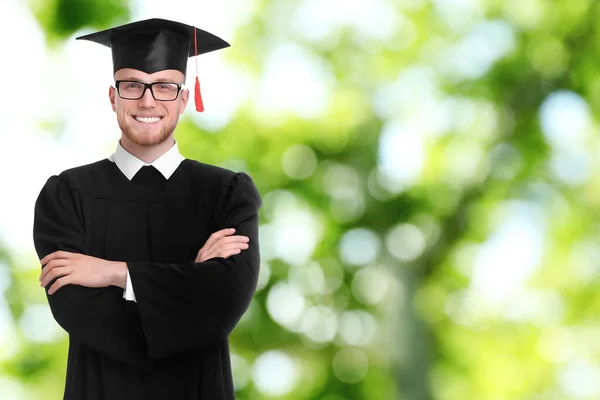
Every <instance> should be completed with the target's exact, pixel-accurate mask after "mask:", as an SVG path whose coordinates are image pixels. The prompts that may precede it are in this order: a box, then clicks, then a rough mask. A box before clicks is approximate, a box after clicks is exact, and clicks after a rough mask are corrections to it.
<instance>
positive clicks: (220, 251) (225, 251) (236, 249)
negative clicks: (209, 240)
mask: <svg viewBox="0 0 600 400" xmlns="http://www.w3.org/2000/svg"><path fill="white" fill-rule="evenodd" d="M247 248H248V244H247V243H232V244H229V245H225V246H219V247H216V248H214V249H213V250H212V251H210V252H207V253H206V254H207V255H210V256H211V257H225V255H231V254H240V253H241V252H242V250H246V249H247Z"/></svg>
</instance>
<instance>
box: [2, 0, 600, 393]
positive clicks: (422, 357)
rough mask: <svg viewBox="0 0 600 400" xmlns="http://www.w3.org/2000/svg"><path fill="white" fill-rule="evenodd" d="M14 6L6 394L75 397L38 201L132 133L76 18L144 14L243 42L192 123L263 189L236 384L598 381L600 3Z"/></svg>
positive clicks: (492, 389) (208, 84)
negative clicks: (44, 273)
mask: <svg viewBox="0 0 600 400" xmlns="http://www.w3.org/2000/svg"><path fill="white" fill-rule="evenodd" d="M0 3H1V4H0V16H1V18H2V22H3V23H2V27H1V28H0V29H1V30H2V32H1V33H2V34H1V35H0V45H1V46H2V48H3V55H2V63H1V66H0V71H1V72H2V75H3V77H4V78H5V80H4V83H3V86H2V87H4V88H7V89H8V90H9V92H7V93H5V97H4V100H5V101H4V103H3V107H2V109H1V110H0V117H1V118H2V120H3V121H4V124H3V128H1V129H0V137H2V139H3V143H4V144H5V145H6V146H5V147H4V151H3V153H4V154H3V156H2V157H0V171H2V180H3V181H4V182H5V184H4V185H3V187H4V190H3V194H4V195H3V196H2V203H1V205H2V207H0V292H1V293H2V296H0V399H2V400H16V399H18V400H22V399H23V400H25V399H27V400H29V399H33V400H53V399H59V398H62V390H63V387H64V377H65V365H66V355H67V337H66V334H65V333H64V332H63V331H62V330H61V329H60V328H59V327H58V325H57V324H56V323H55V322H54V321H53V319H52V316H51V314H50V312H49V309H48V306H47V303H46V299H45V296H44V292H43V290H42V289H41V288H40V287H39V285H38V281H37V276H38V272H39V263H38V262H37V261H38V260H37V259H36V257H35V254H34V251H33V245H32V241H31V228H32V226H31V223H32V217H33V215H32V214H33V203H34V201H35V198H36V196H37V194H38V192H39V190H40V189H41V187H42V185H43V183H44V182H45V180H46V179H47V178H48V176H49V175H51V174H56V173H59V172H60V171H62V170H63V169H66V168H69V167H71V166H75V165H80V164H84V163H87V162H93V161H96V160H97V159H100V158H102V157H106V156H108V155H110V153H111V152H112V151H113V150H114V148H115V146H116V141H117V140H118V137H119V132H118V127H117V124H116V121H115V119H114V115H113V114H112V113H111V111H110V107H109V102H108V99H107V92H108V86H109V85H110V84H111V71H112V70H111V61H110V52H109V51H108V50H107V49H105V48H102V47H100V46H97V45H93V44H90V43H81V42H75V40H74V37H75V36H77V35H79V34H84V33H87V32H90V31H93V30H96V29H103V28H107V27H111V26H114V25H117V24H120V23H125V22H130V21H133V20H138V19H144V18H151V17H163V18H169V19H176V20H179V21H181V22H185V23H189V24H195V25H197V26H199V27H201V28H203V29H206V30H209V31H211V32H213V33H215V34H217V35H219V36H222V37H223V38H224V39H226V40H227V41H229V42H230V43H231V44H232V47H231V48H229V49H226V50H223V51H221V52H218V54H216V53H215V54H209V55H206V56H202V57H200V58H199V69H200V80H201V82H202V85H203V94H204V101H205V106H206V112H205V113H202V114H196V113H194V112H193V110H192V109H193V107H191V106H190V107H189V108H190V110H188V111H186V113H185V114H184V115H183V117H182V119H181V120H180V124H179V127H178V129H177V131H176V139H177V140H178V142H179V145H180V149H181V151H182V153H183V154H184V155H185V156H186V157H188V158H192V159H197V160H200V161H202V162H206V163H211V164H216V165H221V166H225V167H228V168H231V169H233V170H236V171H246V172H248V173H249V174H250V175H251V176H252V177H253V179H254V180H255V182H256V184H257V186H258V187H259V190H260V192H261V193H262V195H263V198H264V207H263V209H262V210H261V252H262V256H263V264H262V266H261V277H260V283H259V288H258V291H257V294H256V296H255V299H254V301H253V303H252V305H251V307H250V309H249V311H248V312H247V314H246V315H245V316H244V318H243V319H242V321H241V322H240V324H239V325H238V327H237V328H236V330H235V331H234V333H233V334H232V336H231V348H232V363H233V368H234V378H235V384H236V391H237V397H238V398H239V399H298V400H301V399H320V400H350V399H352V400H359V399H360V400H362V399H374V400H387V399H407V400H408V399H410V400H413V399H414V400H421V399H439V400H467V399H475V400H501V399H511V400H521V399H522V400H555V399H556V400H562V399H598V398H600V325H599V323H598V322H599V319H600V318H599V317H598V315H599V311H600V294H599V291H598V282H599V280H600V241H599V234H600V224H599V223H598V222H599V219H598V216H599V215H598V214H599V213H600V164H599V163H598V161H597V160H598V155H600V141H599V140H598V110H600V74H599V73H598V69H599V67H600V30H599V29H597V28H596V25H597V23H596V21H597V18H600V5H599V4H598V2H597V1H587V0H569V1H561V0H429V1H428V0H347V1H342V0H262V1H259V0H224V1H221V2H213V3H206V2H193V1H191V0H190V1H185V0H171V1H169V2H159V1H142V0H138V1H134V0H131V1H127V0H121V1H120V0H110V1H107V0H49V1H43V0H37V1H30V2H22V1H18V0H2V2H0ZM197 3H198V4H197ZM194 68H195V64H193V61H192V63H191V64H190V67H189V68H188V71H190V72H189V73H188V83H190V82H192V83H193V78H194V74H193V71H194ZM7 194H8V195H7ZM2 243H4V244H2Z"/></svg>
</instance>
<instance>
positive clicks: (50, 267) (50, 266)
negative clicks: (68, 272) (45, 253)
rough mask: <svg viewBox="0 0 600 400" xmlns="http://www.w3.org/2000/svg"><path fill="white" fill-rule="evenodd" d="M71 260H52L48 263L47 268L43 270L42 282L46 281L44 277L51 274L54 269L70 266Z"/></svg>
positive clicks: (41, 274) (41, 273)
mask: <svg viewBox="0 0 600 400" xmlns="http://www.w3.org/2000/svg"><path fill="white" fill-rule="evenodd" d="M69 263H70V260H67V259H64V258H62V259H56V260H51V261H49V262H48V264H46V266H45V267H43V268H42V271H41V272H40V281H41V280H43V279H44V277H45V276H46V275H47V274H49V273H50V272H51V271H52V270H53V269H54V268H57V267H65V266H67V265H69Z"/></svg>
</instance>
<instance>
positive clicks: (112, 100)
mask: <svg viewBox="0 0 600 400" xmlns="http://www.w3.org/2000/svg"><path fill="white" fill-rule="evenodd" d="M116 92H117V90H116V89H115V88H114V87H112V86H111V87H110V88H108V98H109V99H110V105H111V107H112V110H113V111H117V105H116V104H115V95H116Z"/></svg>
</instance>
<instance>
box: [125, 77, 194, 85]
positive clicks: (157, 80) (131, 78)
mask: <svg viewBox="0 0 600 400" xmlns="http://www.w3.org/2000/svg"><path fill="white" fill-rule="evenodd" d="M117 80H119V81H136V82H145V81H144V80H142V79H140V78H135V77H133V76H129V77H126V78H123V79H117ZM158 82H169V83H170V82H173V83H179V82H177V81H175V80H169V79H166V78H157V79H156V80H155V81H152V82H148V83H158ZM179 84H180V85H183V83H179Z"/></svg>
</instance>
